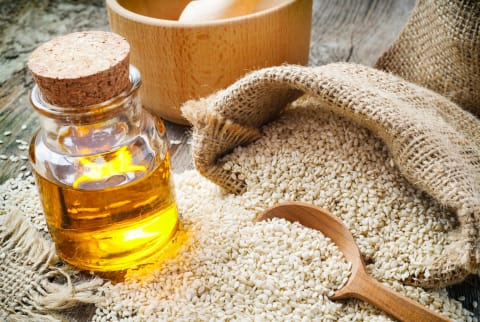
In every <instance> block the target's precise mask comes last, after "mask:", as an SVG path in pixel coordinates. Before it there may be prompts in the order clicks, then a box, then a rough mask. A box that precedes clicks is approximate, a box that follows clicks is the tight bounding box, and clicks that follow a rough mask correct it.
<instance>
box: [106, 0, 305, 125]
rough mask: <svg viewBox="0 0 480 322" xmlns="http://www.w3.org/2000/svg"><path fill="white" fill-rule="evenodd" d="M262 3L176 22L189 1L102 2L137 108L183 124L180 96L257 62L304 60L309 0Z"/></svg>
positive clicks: (223, 81) (208, 88) (199, 92)
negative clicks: (138, 80) (133, 71)
mask: <svg viewBox="0 0 480 322" xmlns="http://www.w3.org/2000/svg"><path fill="white" fill-rule="evenodd" d="M264 1H265V0H264ZM268 1H270V2H271V3H270V4H268V3H267V7H268V6H269V5H273V7H270V8H267V9H265V8H258V11H257V12H254V13H252V14H249V15H245V16H241V17H235V18H229V19H222V20H216V21H211V22H210V21H209V22H198V23H180V22H178V21H176V19H177V18H178V17H179V16H180V13H181V12H182V10H183V8H184V7H185V6H186V5H187V4H188V3H189V0H106V4H107V10H108V16H109V22H110V27H111V29H112V31H113V32H115V33H118V34H120V35H122V36H124V37H125V38H126V39H127V40H128V41H129V42H130V45H131V63H132V64H133V65H135V66H136V67H137V68H138V69H139V70H140V72H141V74H142V81H143V85H142V88H141V92H140V94H141V97H142V102H143V105H144V106H145V107H147V108H148V109H150V110H152V111H154V112H155V113H157V114H158V115H159V116H161V117H163V118H165V119H167V120H169V121H172V122H175V123H180V124H188V122H187V121H186V120H185V119H184V118H183V117H182V116H181V113H180V107H181V105H182V104H183V103H184V102H186V101H187V100H190V99H198V98H200V97H205V96H208V95H209V94H212V93H213V92H215V91H217V90H219V89H222V88H225V87H227V86H228V85H230V84H232V83H233V82H234V81H235V80H237V79H238V78H240V77H241V76H243V75H244V74H245V73H247V72H249V71H253V70H256V69H259V68H262V67H268V66H275V65H280V64H284V63H289V64H301V65H306V64H307V63H308V53H309V45H310V26H311V14H312V0H268Z"/></svg>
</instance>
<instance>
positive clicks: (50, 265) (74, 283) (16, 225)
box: [0, 210, 103, 321]
mask: <svg viewBox="0 0 480 322" xmlns="http://www.w3.org/2000/svg"><path fill="white" fill-rule="evenodd" d="M0 263H1V268H2V274H0V285H1V290H2V292H1V293H0V308H1V309H0V320H1V321H60V320H63V317H62V316H60V315H59V312H61V311H62V310H65V309H68V308H70V307H73V306H75V305H77V304H79V303H95V302H98V301H99V300H100V299H101V297H100V296H98V295H97V294H96V290H97V288H98V287H99V286H100V285H102V284H103V281H102V280H101V279H100V278H93V279H92V278H80V272H79V271H78V270H76V269H74V268H72V267H71V266H68V265H64V264H62V263H61V262H60V259H59V258H58V256H57V255H56V253H55V246H54V244H53V242H51V241H50V240H47V239H46V238H45V236H44V235H43V234H42V233H40V232H39V231H38V230H37V229H35V228H34V227H33V226H31V225H30V223H29V222H28V221H27V220H25V217H24V216H23V214H22V212H21V211H20V210H17V211H15V212H12V213H9V214H1V216H0Z"/></svg>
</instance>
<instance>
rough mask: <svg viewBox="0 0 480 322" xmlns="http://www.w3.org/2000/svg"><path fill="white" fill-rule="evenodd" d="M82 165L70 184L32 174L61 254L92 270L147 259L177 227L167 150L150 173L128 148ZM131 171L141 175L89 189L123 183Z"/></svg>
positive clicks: (84, 159) (123, 266)
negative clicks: (106, 182)
mask: <svg viewBox="0 0 480 322" xmlns="http://www.w3.org/2000/svg"><path fill="white" fill-rule="evenodd" d="M79 164H80V166H77V175H76V179H75V180H73V184H72V186H67V185H64V184H61V183H58V182H52V181H51V180H48V179H46V178H44V177H43V176H42V175H39V174H38V173H35V172H34V173H35V174H36V180H37V185H38V189H39V193H40V196H41V201H42V205H43V209H44V212H45V216H46V220H47V224H48V228H49V231H50V234H51V236H52V238H53V240H54V242H55V244H56V248H57V252H58V254H59V256H60V257H61V258H63V259H64V260H65V261H66V262H68V263H70V264H72V265H74V266H76V267H79V268H82V269H87V270H93V271H112V270H121V269H126V268H131V267H135V266H137V265H139V264H144V263H146V262H148V259H149V258H150V257H151V256H153V255H155V254H156V253H158V252H159V251H160V250H161V249H162V248H163V247H164V246H165V245H166V244H167V243H168V242H169V241H170V240H171V238H172V237H173V235H174V234H175V232H176V231H177V228H178V215H177V208H176V204H175V199H174V194H173V187H172V185H171V183H170V162H169V156H168V153H167V155H166V156H165V158H164V159H163V160H160V161H159V164H158V165H157V166H156V168H155V169H153V170H151V171H148V172H147V169H146V168H144V167H143V166H142V165H135V164H133V163H131V153H130V151H129V150H128V149H125V148H121V149H118V150H116V151H111V152H109V153H106V154H102V155H101V156H99V155H91V156H88V157H82V158H80V159H79ZM82 167H83V168H82ZM128 172H136V173H137V175H136V177H138V176H139V174H140V178H139V179H135V180H133V181H132V182H127V183H124V182H121V184H120V185H119V186H112V187H108V188H103V189H97V190H86V189H85V188H91V185H92V184H95V183H98V182H101V183H102V184H105V180H107V181H108V180H112V178H115V177H117V179H113V180H117V181H123V180H124V179H125V175H124V174H125V173H128ZM122 174H123V175H122ZM142 174H146V175H145V176H143V177H141V175H142ZM122 177H123V178H122ZM120 179H121V180H120Z"/></svg>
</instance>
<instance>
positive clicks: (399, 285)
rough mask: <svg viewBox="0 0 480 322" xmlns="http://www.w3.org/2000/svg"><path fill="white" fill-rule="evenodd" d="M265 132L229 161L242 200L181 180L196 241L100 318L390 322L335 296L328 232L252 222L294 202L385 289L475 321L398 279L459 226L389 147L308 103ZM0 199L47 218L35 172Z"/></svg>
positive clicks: (344, 269)
mask: <svg viewBox="0 0 480 322" xmlns="http://www.w3.org/2000/svg"><path fill="white" fill-rule="evenodd" d="M264 132H265V136H264V137H263V138H262V139H260V140H259V141H257V142H255V143H253V144H251V145H249V146H247V147H243V148H238V149H236V151H234V152H233V153H232V154H231V155H229V156H227V157H226V158H225V162H226V164H225V167H226V168H229V169H231V170H232V171H233V173H234V174H235V175H236V176H242V177H244V178H245V180H246V182H247V185H248V188H247V192H245V193H244V194H242V195H239V196H235V195H231V194H225V193H224V192H222V191H221V190H220V189H219V188H218V187H217V186H215V185H214V184H212V183H210V182H209V181H207V180H206V179H204V178H203V177H201V176H200V175H199V174H198V173H197V172H195V171H190V172H185V173H183V174H178V175H175V184H176V191H177V202H178V206H179V210H180V212H181V214H182V225H183V230H184V231H185V232H186V234H187V236H188V237H189V239H188V241H187V242H186V243H185V244H184V246H183V247H182V248H181V249H180V251H179V253H178V255H177V256H176V257H175V258H173V259H169V260H166V261H165V262H163V263H162V264H160V265H159V266H158V267H156V268H155V269H154V270H153V271H151V272H148V275H147V276H145V274H144V273H145V272H142V271H141V270H138V271H132V272H131V274H130V275H129V276H128V278H127V279H126V280H125V281H123V282H120V283H114V282H107V283H106V284H105V285H104V286H103V287H101V288H100V289H99V292H100V293H101V294H102V295H103V299H104V300H103V301H102V302H99V303H97V304H96V305H97V310H96V314H95V316H94V318H93V320H94V321H148V320H162V321H191V320H195V321H207V320H208V321H210V320H214V321H216V320H232V321H234V320H242V321H243V320H259V321H263V320H268V321H276V320H281V321H312V320H320V321H391V319H390V318H389V317H387V316H386V315H385V314H384V313H382V312H380V311H378V310H377V309H375V308H373V307H372V306H370V305H369V304H367V303H364V302H362V301H358V300H347V301H338V302H333V301H330V300H329V299H328V295H329V294H330V292H331V291H333V290H335V289H336V288H339V287H341V286H342V285H343V284H344V283H345V282H346V279H348V276H349V274H350V265H349V263H347V262H346V261H345V260H344V258H343V256H342V254H341V253H340V252H339V250H338V249H337V247H336V246H335V245H334V244H333V243H331V241H330V240H328V239H327V238H325V237H324V236H323V235H322V234H321V233H319V232H318V231H314V230H311V229H308V228H305V227H302V226H300V225H298V224H292V223H289V222H286V221H283V220H280V219H276V220H273V221H270V222H261V223H257V224H253V222H252V220H253V219H254V217H255V216H256V215H257V214H258V213H259V212H261V211H262V210H264V209H265V208H267V207H268V206H271V205H273V204H274V203H277V202H281V201H287V200H298V201H303V202H310V203H312V204H317V205H320V206H322V207H324V208H326V209H328V210H330V211H331V212H332V213H333V214H335V215H337V216H338V217H339V218H341V219H342V220H343V221H344V222H345V223H346V224H347V226H349V227H350V230H351V231H352V234H353V235H354V237H355V239H356V241H357V243H358V244H359V247H360V250H361V252H362V254H363V256H364V258H365V259H366V261H367V263H368V265H367V270H368V271H369V272H370V274H371V275H372V276H374V277H375V278H377V279H378V280H380V281H381V282H382V283H384V284H386V285H387V286H388V287H391V288H392V289H394V290H396V291H398V292H400V293H402V294H405V295H407V296H408V297H410V298H412V299H414V300H416V301H418V302H420V303H421V304H423V305H426V306H428V307H429V308H431V309H433V310H435V311H437V312H440V313H442V314H444V315H445V316H447V317H449V318H450V319H452V320H454V321H473V316H472V314H471V313H470V312H468V311H466V310H464V309H463V308H462V306H461V303H460V302H459V301H456V300H454V299H450V298H449V297H448V295H447V292H446V291H445V290H444V289H439V290H424V289H422V288H420V287H414V286H406V285H404V283H403V282H402V281H403V280H404V279H405V278H407V277H408V276H411V275H415V274H418V273H419V272H423V273H424V272H425V271H426V270H428V262H429V261H430V260H434V259H435V257H436V256H440V255H441V254H442V250H443V249H444V248H445V247H446V245H447V244H448V231H449V230H450V229H451V227H452V226H453V224H454V223H453V222H452V219H451V216H450V214H449V213H448V211H446V210H445V209H442V208H441V207H440V206H439V205H438V204H436V203H435V202H434V201H433V200H432V199H431V198H429V197H428V196H426V195H425V194H424V193H422V192H421V191H418V190H416V189H415V188H413V187H412V186H411V185H410V184H409V183H408V182H406V180H404V179H403V177H402V176H401V175H400V173H399V172H398V170H397V169H396V168H395V165H394V164H393V162H392V161H391V158H390V156H389V154H388V151H387V150H386V148H385V147H384V145H383V144H382V142H381V141H379V140H378V139H376V138H374V137H373V136H372V135H371V134H370V133H369V132H368V131H366V130H364V129H361V128H358V127H355V126H354V125H352V124H351V123H349V122H346V121H344V120H342V119H340V118H338V117H336V116H334V115H331V114H324V113H320V112H318V111H315V110H314V109H313V108H309V106H299V107H297V108H295V109H293V110H289V111H287V112H286V114H285V115H284V116H283V117H282V118H280V119H279V120H278V121H276V122H275V123H272V124H271V125H269V126H267V127H265V128H264ZM0 193H1V195H2V203H1V204H0V208H1V212H0V213H2V212H6V211H9V209H13V208H14V207H20V209H21V210H22V212H23V213H25V214H29V215H30V219H31V220H32V221H35V220H37V218H40V219H41V221H42V220H43V218H42V217H41V210H40V209H41V208H40V204H39V201H38V197H37V196H36V191H35V187H34V183H33V180H32V178H31V177H28V178H16V179H12V180H10V181H8V182H7V183H5V184H4V185H2V186H0ZM37 228H38V229H44V226H43V227H42V226H41V224H38V222H37ZM420 241H421V244H420ZM149 269H151V268H149Z"/></svg>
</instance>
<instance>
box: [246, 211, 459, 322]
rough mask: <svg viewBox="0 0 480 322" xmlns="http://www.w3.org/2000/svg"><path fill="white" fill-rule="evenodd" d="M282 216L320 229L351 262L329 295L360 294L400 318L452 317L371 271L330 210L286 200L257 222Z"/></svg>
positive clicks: (430, 320)
mask: <svg viewBox="0 0 480 322" xmlns="http://www.w3.org/2000/svg"><path fill="white" fill-rule="evenodd" d="M271 218H283V219H286V220H288V221H290V222H298V223H300V224H302V225H303V226H306V227H309V228H312V229H316V230H319V231H321V232H322V233H323V234H324V235H325V236H326V237H328V238H330V239H331V240H332V241H333V242H334V243H335V244H336V245H337V247H338V248H339V249H340V251H341V252H342V253H343V255H344V256H345V258H346V260H347V261H348V262H350V263H351V264H352V272H351V275H350V278H349V279H348V281H347V283H346V284H345V285H344V286H343V287H342V288H340V289H338V290H337V291H335V293H334V294H333V295H332V296H330V299H332V300H340V299H347V298H357V299H361V300H364V301H366V302H368V303H370V304H372V305H374V306H376V307H377V308H379V309H381V310H383V311H384V312H386V313H387V314H389V315H390V316H392V317H394V318H396V319H398V320H400V321H412V322H414V321H415V322H418V321H425V322H442V321H450V320H449V319H447V318H445V317H444V316H441V315H440V314H438V313H436V312H434V311H432V310H430V309H428V308H426V307H424V306H422V305H421V304H419V303H417V302H415V301H413V300H411V299H409V298H407V297H405V296H403V295H401V294H398V293H396V292H394V291H393V290H391V289H389V288H387V287H386V286H384V285H383V284H381V283H379V282H378V281H377V280H375V279H374V278H372V277H371V276H370V275H368V273H367V271H366V269H365V263H364V262H363V259H362V256H361V253H360V250H359V249H358V246H357V244H356V243H355V240H354V239H353V236H352V234H351V233H350V231H349V230H348V228H347V227H346V226H345V225H344V224H343V223H342V222H341V221H340V220H339V219H338V218H336V217H335V216H333V215H332V214H331V213H329V212H328V211H327V210H325V209H322V208H320V207H316V206H313V205H310V204H306V203H301V202H285V203H282V204H278V205H275V206H273V207H271V208H268V209H267V210H265V211H264V212H263V213H261V214H260V215H259V216H258V217H257V218H256V219H255V222H259V221H263V220H268V219H271Z"/></svg>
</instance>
